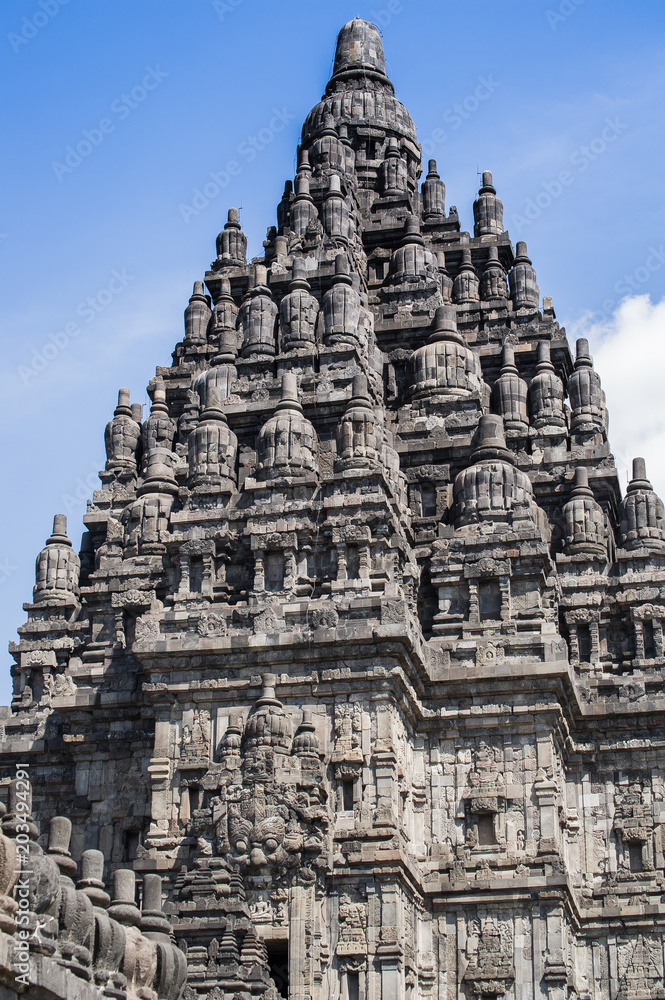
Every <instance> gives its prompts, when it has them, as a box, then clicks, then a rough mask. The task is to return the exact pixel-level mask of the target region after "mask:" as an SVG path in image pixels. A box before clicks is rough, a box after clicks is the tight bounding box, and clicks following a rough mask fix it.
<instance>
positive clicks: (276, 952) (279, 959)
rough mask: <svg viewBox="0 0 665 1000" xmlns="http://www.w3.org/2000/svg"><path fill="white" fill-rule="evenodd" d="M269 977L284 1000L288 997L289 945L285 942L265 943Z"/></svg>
mask: <svg viewBox="0 0 665 1000" xmlns="http://www.w3.org/2000/svg"><path fill="white" fill-rule="evenodd" d="M266 948H267V949H268V966H269V967H270V975H271V976H272V979H273V982H274V984H275V986H276V987H277V992H278V993H279V995H280V996H281V997H284V998H285V1000H288V996H289V945H288V942H287V941H266Z"/></svg>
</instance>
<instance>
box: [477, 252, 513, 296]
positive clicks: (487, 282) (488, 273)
mask: <svg viewBox="0 0 665 1000" xmlns="http://www.w3.org/2000/svg"><path fill="white" fill-rule="evenodd" d="M480 297H481V299H483V301H485V302H486V301H487V300H489V299H505V298H507V297H508V284H507V282H506V272H505V271H504V269H503V265H502V264H501V261H500V260H499V250H498V248H497V247H496V246H491V247H490V249H489V254H488V257H487V263H486V264H485V268H484V270H483V273H482V276H481V278H480Z"/></svg>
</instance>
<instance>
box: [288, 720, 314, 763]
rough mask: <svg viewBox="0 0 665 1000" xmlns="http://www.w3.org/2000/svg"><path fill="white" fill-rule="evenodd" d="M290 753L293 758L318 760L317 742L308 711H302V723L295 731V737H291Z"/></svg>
mask: <svg viewBox="0 0 665 1000" xmlns="http://www.w3.org/2000/svg"><path fill="white" fill-rule="evenodd" d="M291 753H292V754H293V755H294V756H295V757H303V758H308V757H309V758H312V759H313V760H316V761H318V759H319V753H320V747H319V741H318V738H317V735H316V728H315V726H314V723H313V721H312V713H311V712H310V711H309V710H308V709H304V711H303V715H302V722H301V723H300V725H299V726H298V728H297V730H296V735H295V736H294V737H293V744H292V746H291Z"/></svg>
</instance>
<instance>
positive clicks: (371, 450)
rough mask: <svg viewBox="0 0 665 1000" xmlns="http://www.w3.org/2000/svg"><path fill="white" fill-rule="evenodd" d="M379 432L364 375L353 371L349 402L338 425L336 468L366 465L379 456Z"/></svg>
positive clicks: (373, 461) (363, 466)
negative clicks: (355, 373)
mask: <svg viewBox="0 0 665 1000" xmlns="http://www.w3.org/2000/svg"><path fill="white" fill-rule="evenodd" d="M380 449H381V433H380V428H379V427H378V426H377V418H376V414H375V412H374V409H373V407H372V402H371V399H370V396H369V392H368V389H367V376H366V375H364V374H358V375H354V377H353V390H352V395H351V399H350V401H349V404H348V406H347V408H346V410H345V411H344V415H343V417H342V419H341V420H340V422H339V425H338V427H337V463H336V465H337V468H338V469H347V468H367V467H371V466H373V465H376V464H377V463H378V461H379V458H380Z"/></svg>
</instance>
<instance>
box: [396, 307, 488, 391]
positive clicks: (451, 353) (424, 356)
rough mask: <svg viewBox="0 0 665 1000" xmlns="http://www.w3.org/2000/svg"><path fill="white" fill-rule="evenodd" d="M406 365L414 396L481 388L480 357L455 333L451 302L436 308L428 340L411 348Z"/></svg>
mask: <svg viewBox="0 0 665 1000" xmlns="http://www.w3.org/2000/svg"><path fill="white" fill-rule="evenodd" d="M409 367H410V384H411V387H412V392H413V394H414V395H416V396H427V395H432V394H441V395H444V396H470V395H471V394H472V393H474V392H476V393H479V392H481V390H482V385H483V376H482V371H481V367H480V361H479V359H478V356H477V354H476V353H475V351H473V350H471V348H470V347H468V346H467V344H466V343H465V341H464V338H463V337H462V336H461V335H460V334H459V333H458V330H457V313H456V308H455V306H454V305H452V304H450V305H443V306H439V308H438V309H437V310H436V313H435V316H434V328H433V330H432V333H431V335H430V337H429V339H428V341H427V343H426V344H424V345H423V346H422V347H419V348H418V349H417V350H415V351H414V352H413V355H412V357H411V362H410V366H409Z"/></svg>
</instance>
